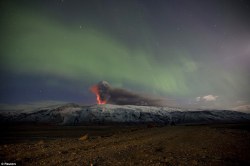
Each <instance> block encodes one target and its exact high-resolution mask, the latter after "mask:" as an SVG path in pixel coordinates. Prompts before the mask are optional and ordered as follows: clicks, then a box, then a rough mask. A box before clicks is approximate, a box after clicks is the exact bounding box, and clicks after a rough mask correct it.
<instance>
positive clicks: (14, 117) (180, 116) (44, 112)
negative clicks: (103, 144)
mask: <svg viewBox="0 0 250 166" xmlns="http://www.w3.org/2000/svg"><path fill="white" fill-rule="evenodd" d="M0 122H1V123H38V124H39V123H46V124H56V125H79V124H92V123H93V124H105V123H106V124H109V123H127V124H130V123H132V124H133V123H159V124H208V123H240V122H250V114H247V113H243V112H236V111H229V110H184V109H181V108H173V107H152V106H134V105H123V106H122V105H110V104H105V105H93V106H79V105H77V104H64V105H58V106H51V107H44V108H36V109H35V110H33V111H30V110H29V111H27V112H25V111H21V112H19V111H13V110H12V111H10V110H0Z"/></svg>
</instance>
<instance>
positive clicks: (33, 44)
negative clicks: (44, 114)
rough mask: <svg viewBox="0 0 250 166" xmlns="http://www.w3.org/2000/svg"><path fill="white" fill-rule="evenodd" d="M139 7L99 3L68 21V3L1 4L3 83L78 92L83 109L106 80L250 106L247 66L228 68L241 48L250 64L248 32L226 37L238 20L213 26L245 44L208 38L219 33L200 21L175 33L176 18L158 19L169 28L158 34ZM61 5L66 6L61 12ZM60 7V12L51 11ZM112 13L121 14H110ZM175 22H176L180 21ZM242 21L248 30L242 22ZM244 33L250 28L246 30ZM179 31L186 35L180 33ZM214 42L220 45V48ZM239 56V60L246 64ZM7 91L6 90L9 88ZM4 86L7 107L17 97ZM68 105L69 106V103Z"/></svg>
mask: <svg viewBox="0 0 250 166" xmlns="http://www.w3.org/2000/svg"><path fill="white" fill-rule="evenodd" d="M77 2H78V3H79V5H80V4H81V3H80V2H79V1H76V3H77ZM139 2H140V3H142V2H143V1H134V2H133V1H131V2H129V3H124V4H123V3H121V4H119V3H116V2H114V1H109V5H105V6H102V4H104V2H101V1H94V2H91V3H90V4H91V5H90V7H89V6H88V8H90V9H89V10H87V11H86V10H85V8H87V7H83V9H82V10H80V7H79V8H77V9H75V10H76V11H75V14H72V15H68V13H70V12H73V10H72V9H71V8H70V4H71V3H73V2H67V1H66V0H65V1H53V5H52V7H51V6H50V8H48V9H47V7H46V5H47V4H50V2H47V1H46V5H43V7H41V8H39V6H40V5H41V4H43V2H42V1H40V2H39V3H38V4H35V3H31V2H29V1H24V4H21V3H20V2H18V1H11V2H8V1H4V2H2V4H1V8H2V9H3V10H2V11H1V13H2V14H1V25H2V27H1V71H2V75H8V74H13V73H14V74H15V75H19V76H21V77H22V76H23V77H27V85H25V86H32V87H34V88H37V89H45V88H44V87H43V85H46V86H45V87H50V88H51V89H53V88H58V87H62V89H64V88H65V89H67V88H68V87H67V86H72V85H73V87H70V88H68V89H73V90H72V91H79V93H80V94H81V93H83V94H82V98H78V99H77V101H83V102H84V100H85V98H91V99H92V97H93V96H88V95H90V93H89V92H88V89H89V85H91V84H93V83H96V82H98V81H100V80H107V81H108V82H110V83H111V84H112V85H114V86H116V87H122V88H127V89H131V90H135V91H140V92H143V93H147V94H154V95H159V96H163V97H170V98H171V97H172V98H177V99H180V98H189V99H195V98H196V97H197V96H204V95H208V94H213V95H217V96H219V98H218V99H220V100H221V103H223V104H226V102H225V101H227V100H228V101H231V100H234V101H235V102H236V101H238V100H244V101H249V96H248V93H249V90H247V87H248V83H249V78H248V77H247V76H249V74H247V67H246V66H247V65H245V63H246V62H243V65H242V64H241V61H240V62H238V61H234V60H232V61H233V64H230V65H227V63H228V60H227V59H228V57H231V55H228V54H227V53H228V52H230V49H231V47H232V44H234V46H235V47H237V48H236V49H234V50H238V49H241V48H242V47H241V46H242V43H244V44H243V47H244V46H245V48H244V49H245V50H244V51H245V52H246V51H247V53H244V58H246V57H247V58H246V59H247V60H249V52H250V50H249V48H250V45H249V44H250V40H249V39H248V40H247V37H250V35H249V30H246V31H245V33H244V30H243V32H242V31H240V30H239V33H235V32H234V31H235V30H236V29H237V28H238V27H233V29H230V28H228V29H227V27H228V26H227V24H231V23H235V20H237V19H235V20H229V23H223V19H224V17H223V16H224V15H225V16H226V14H224V13H223V12H222V15H223V14H224V15H223V16H221V18H219V20H216V21H215V22H219V23H216V24H215V25H216V26H219V28H221V29H225V30H224V32H226V34H229V35H228V36H229V37H230V35H231V37H232V38H235V36H237V40H235V41H237V42H238V41H239V40H240V41H239V42H241V43H240V44H238V43H237V44H235V43H234V41H230V42H229V41H228V40H227V38H225V37H223V36H221V35H217V33H219V34H220V33H221V31H220V30H218V31H216V30H215V31H213V30H211V29H213V28H216V27H209V28H206V27H207V24H209V25H210V23H207V22H206V23H203V22H199V20H198V21H197V18H196V19H195V18H194V19H193V20H196V22H195V23H193V24H194V25H193V24H191V23H187V22H184V21H183V20H185V19H186V18H182V19H180V18H179V21H180V22H181V21H183V26H182V25H180V26H176V29H175V28H173V27H174V26H175V25H176V24H179V23H176V22H174V21H173V20H172V18H171V19H170V21H169V22H168V21H167V19H168V17H169V16H167V15H164V14H161V13H159V15H161V17H162V18H161V19H162V20H164V19H166V21H165V22H162V23H161V24H163V26H162V27H161V24H159V27H158V28H157V24H154V23H153V22H152V21H150V17H154V16H151V14H150V12H149V10H151V9H150V7H149V6H147V5H144V7H140V5H138V4H140V3H139ZM51 3H52V2H51ZM159 3H160V1H159ZM20 4H21V5H20ZM27 4H29V5H27ZM164 4H165V3H164ZM63 5H66V6H65V7H64V8H63ZM165 5H167V4H165ZM73 6H74V5H73ZM100 6H101V7H100ZM107 6H108V7H107ZM138 6H139V9H138ZM55 7H58V9H53V8H55ZM71 7H72V6H71ZM98 7H99V8H101V9H99V8H98ZM96 8H98V10H97V9H96ZM113 8H115V9H117V10H114V11H113V13H112V12H110V13H109V12H107V11H110V9H113ZM94 9H96V10H94ZM126 9H130V10H126ZM167 9H168V7H167ZM167 9H166V10H167ZM65 10H66V11H67V10H68V13H67V12H65ZM159 10H160V9H159ZM97 11H99V12H100V11H101V12H100V13H97ZM95 12H96V13H97V14H96V13H95ZM116 12H117V13H118V14H117V13H116ZM172 12H173V11H172ZM76 13H77V14H76ZM196 14H197V13H196ZM236 14H237V13H236ZM171 15H173V17H177V16H179V15H178V13H175V12H173V13H170V16H171ZM240 16H241V15H239V16H237V15H235V17H240ZM179 17H181V16H179ZM194 17H195V14H194ZM176 19H177V22H178V17H177V18H176ZM229 19H230V18H229ZM152 20H154V19H152ZM162 20H161V21H162ZM112 21H113V22H112ZM161 21H159V22H161ZM240 21H242V22H243V23H242V24H243V25H244V24H245V22H244V20H240ZM104 22H105V23H104ZM101 25H103V26H101ZM246 26H248V27H249V23H247V24H246ZM168 27H169V29H168ZM179 27H182V28H183V27H184V28H183V29H186V30H182V29H181V30H182V31H180V28H179ZM204 27H205V28H204ZM239 27H240V26H239ZM164 28H165V29H164ZM194 29H196V30H194ZM246 29H247V28H246ZM204 32H205V33H204ZM206 32H207V33H210V34H207V33H206ZM247 35H249V36H247ZM213 36H215V37H213ZM241 36H242V37H243V38H242V39H241ZM216 41H220V42H219V43H222V44H221V45H220V46H218V47H217V45H216V44H215V43H216ZM196 46H197V47H196ZM238 47H240V48H238ZM223 49H224V50H223ZM241 51H242V50H240V51H239V52H241ZM239 52H237V53H236V56H241V55H239ZM218 54H220V55H218ZM232 54H233V53H232ZM245 54H247V55H245ZM244 58H243V59H244ZM234 62H235V63H234ZM225 63H226V65H225ZM229 63H231V61H230V62H229ZM228 66H229V67H228ZM6 73H7V74H6ZM32 75H35V76H37V77H39V76H40V75H41V76H43V77H46V76H49V77H48V79H45V80H44V82H42V83H41V85H40V84H39V85H36V84H35V83H34V84H33V83H32V80H31V81H30V78H29V77H30V76H32ZM2 78H3V77H2ZM57 78H58V79H57ZM60 79H63V80H70V81H71V82H73V84H70V85H67V84H62V83H61V81H60ZM51 82H52V83H51ZM5 84H8V80H7V81H6V82H5ZM5 84H3V86H2V87H1V90H2V91H4V93H7V92H8V93H9V95H8V96H9V99H10V98H11V99H12V98H15V96H14V95H13V96H11V92H13V88H12V90H8V88H9V89H11V87H8V86H6V85H5ZM16 84H18V80H17V83H16ZM60 84H61V85H60ZM13 86H14V85H13ZM19 88H22V87H21V86H19ZM6 89H7V90H6ZM20 91H21V90H20ZM81 91H82V92H81ZM13 94H14V93H13ZM71 94H72V93H71ZM32 96H35V95H34V94H32ZM58 96H60V99H59V100H63V99H64V98H63V97H62V96H61V94H60V93H59V94H58ZM2 98H3V97H1V99H2ZM17 98H18V97H17ZM29 100H30V99H29V98H27V101H29ZM34 100H51V98H50V96H49V95H48V96H47V98H46V97H45V98H44V97H43V98H41V99H40V98H39V94H38V95H37V97H35V98H34ZM65 100H68V98H67V97H65ZM3 101H5V100H3ZM13 101H19V99H17V100H13ZM20 101H21V102H25V101H22V100H20ZM88 101H89V100H88ZM90 101H92V100H90Z"/></svg>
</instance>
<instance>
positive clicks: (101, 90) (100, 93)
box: [91, 81, 110, 104]
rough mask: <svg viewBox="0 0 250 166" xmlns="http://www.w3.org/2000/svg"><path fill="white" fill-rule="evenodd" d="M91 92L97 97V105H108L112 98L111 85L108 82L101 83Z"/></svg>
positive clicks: (93, 87)
mask: <svg viewBox="0 0 250 166" xmlns="http://www.w3.org/2000/svg"><path fill="white" fill-rule="evenodd" d="M91 91H92V92H93V93H94V94H95V95H96V100H97V104H106V103H107V102H108V100H109V98H110V95H109V93H110V85H109V83H108V82H107V81H101V82H99V83H98V84H96V85H93V86H92V87H91Z"/></svg>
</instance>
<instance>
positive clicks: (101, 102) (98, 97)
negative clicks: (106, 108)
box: [90, 85, 107, 104]
mask: <svg viewBox="0 0 250 166" xmlns="http://www.w3.org/2000/svg"><path fill="white" fill-rule="evenodd" d="M90 90H91V92H93V93H94V94H95V95H96V101H97V104H106V102H107V101H105V100H102V99H101V97H100V95H99V92H98V87H97V86H96V85H94V86H92V87H91V89H90Z"/></svg>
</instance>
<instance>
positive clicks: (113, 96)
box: [91, 81, 169, 106]
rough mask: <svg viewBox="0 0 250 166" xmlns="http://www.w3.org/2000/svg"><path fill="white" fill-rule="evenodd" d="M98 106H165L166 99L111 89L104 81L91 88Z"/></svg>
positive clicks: (167, 102)
mask: <svg viewBox="0 0 250 166" xmlns="http://www.w3.org/2000/svg"><path fill="white" fill-rule="evenodd" d="M91 91H92V92H93V93H94V94H95V95H96V100H97V103H98V104H118V105H149V106H167V105H169V101H167V100H166V99H159V98H153V97H149V96H145V95H142V94H138V93H134V92H131V91H128V90H126V89H120V88H112V87H111V86H110V84H109V83H108V82H106V81H101V82H99V83H98V84H96V85H93V86H92V87H91Z"/></svg>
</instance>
